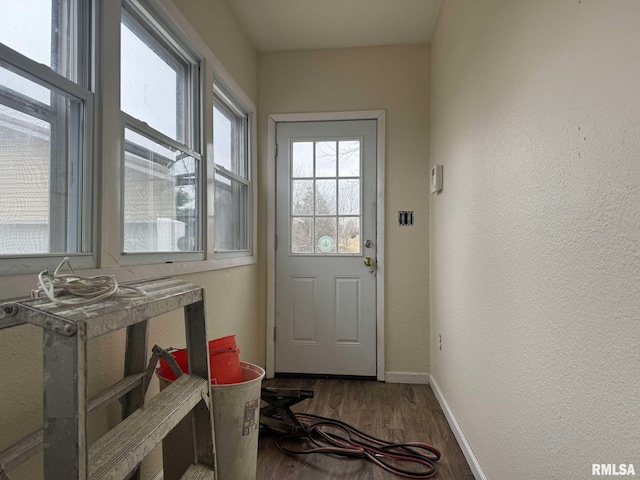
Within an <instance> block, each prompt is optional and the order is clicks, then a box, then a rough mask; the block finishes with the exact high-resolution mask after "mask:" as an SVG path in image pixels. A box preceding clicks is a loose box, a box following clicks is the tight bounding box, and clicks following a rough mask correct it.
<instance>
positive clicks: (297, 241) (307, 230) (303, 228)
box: [291, 217, 313, 253]
mask: <svg viewBox="0 0 640 480" xmlns="http://www.w3.org/2000/svg"><path fill="white" fill-rule="evenodd" d="M291 251H292V252H293V253H313V217H293V218H292V219H291Z"/></svg>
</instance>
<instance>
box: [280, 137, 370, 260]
mask: <svg viewBox="0 0 640 480" xmlns="http://www.w3.org/2000/svg"><path fill="white" fill-rule="evenodd" d="M361 143H362V142H361V140H360V139H353V138H350V139H335V140H327V139H323V140H322V141H310V140H299V141H297V140H296V141H292V142H291V155H290V158H291V165H290V168H291V195H290V202H291V203H290V234H291V238H290V253H291V254H294V255H360V254H361V252H362V247H361V244H362V240H361V235H360V232H361V226H362V167H361V165H362V160H361V159H362V145H361Z"/></svg>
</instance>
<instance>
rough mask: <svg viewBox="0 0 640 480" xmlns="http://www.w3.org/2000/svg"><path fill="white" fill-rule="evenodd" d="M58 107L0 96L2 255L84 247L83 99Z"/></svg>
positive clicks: (55, 101) (56, 98)
mask: <svg viewBox="0 0 640 480" xmlns="http://www.w3.org/2000/svg"><path fill="white" fill-rule="evenodd" d="M47 96H50V97H51V99H52V105H53V108H47V109H41V108H31V105H30V104H29V103H21V102H18V101H15V100H14V99H12V98H11V97H7V96H0V102H2V103H11V105H12V106H8V105H6V104H0V254H7V255H17V254H46V253H75V252H81V251H82V240H83V239H82V223H81V221H80V219H81V218H82V211H81V209H82V203H83V202H82V201H81V199H82V179H81V173H82V158H81V152H82V150H83V148H82V143H83V138H82V136H81V133H80V132H82V128H83V104H82V103H81V102H80V101H78V100H76V99H75V98H70V97H66V96H64V95H60V94H57V93H54V92H52V91H49V90H47Z"/></svg>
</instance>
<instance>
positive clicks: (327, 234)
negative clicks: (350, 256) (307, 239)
mask: <svg viewBox="0 0 640 480" xmlns="http://www.w3.org/2000/svg"><path fill="white" fill-rule="evenodd" d="M336 243H337V242H336V218H335V217H316V231H315V246H316V248H315V249H316V253H336Z"/></svg>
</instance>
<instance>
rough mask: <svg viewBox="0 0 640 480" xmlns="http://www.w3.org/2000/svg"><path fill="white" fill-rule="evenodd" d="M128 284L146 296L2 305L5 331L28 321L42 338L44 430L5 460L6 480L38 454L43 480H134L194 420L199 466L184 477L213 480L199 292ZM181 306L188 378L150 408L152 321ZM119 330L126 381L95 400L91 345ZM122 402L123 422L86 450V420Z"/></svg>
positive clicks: (156, 283) (173, 285)
mask: <svg viewBox="0 0 640 480" xmlns="http://www.w3.org/2000/svg"><path fill="white" fill-rule="evenodd" d="M132 286H135V287H137V288H139V289H141V290H143V291H144V292H146V296H145V297H144V298H137V299H126V298H118V297H111V298H108V299H106V300H104V301H101V302H99V303H96V304H93V305H87V306H73V307H69V306H65V305H58V304H55V303H53V302H51V301H49V300H48V299H44V298H40V299H30V300H24V301H18V302H12V303H5V304H3V305H1V306H0V329H1V328H8V327H12V326H15V325H20V324H24V323H31V324H34V325H37V326H40V327H42V329H43V335H44V341H43V348H44V369H43V384H44V385H43V389H44V427H43V429H42V430H41V431H38V432H34V433H33V434H32V435H29V436H28V437H26V438H24V439H23V440H21V441H20V442H18V443H16V444H14V445H13V446H11V447H9V448H8V449H6V450H4V451H3V452H0V480H5V479H7V478H9V477H8V475H7V472H8V471H9V470H11V469H13V468H15V467H16V466H17V465H18V464H20V463H22V461H24V460H25V459H26V458H28V457H30V456H31V455H33V454H34V453H36V452H37V451H38V450H39V449H40V448H44V479H45V480H60V479H65V480H67V479H69V480H71V479H77V480H124V479H129V478H134V479H138V478H139V465H140V462H142V460H143V458H144V457H145V456H146V455H147V454H148V453H149V452H150V451H151V450H152V449H153V448H154V447H155V446H156V445H158V444H159V443H160V442H161V441H162V439H163V438H164V437H165V436H166V435H167V434H168V433H169V432H170V431H171V430H172V429H173V428H174V427H175V426H176V425H177V424H178V423H179V422H180V421H181V420H182V419H183V418H185V417H188V416H190V417H191V418H192V422H191V425H192V429H193V434H194V439H195V451H194V454H193V460H194V464H193V465H192V466H191V467H190V468H188V469H187V471H186V472H185V473H184V475H183V476H182V479H184V480H187V479H191V480H215V478H216V460H215V444H214V442H215V440H214V439H215V436H214V433H213V415H212V414H211V396H210V378H209V354H208V348H207V338H208V337H207V332H206V321H205V314H204V294H203V289H202V287H200V286H197V285H194V284H191V283H187V282H184V281H182V280H178V279H174V278H168V279H160V280H152V281H147V282H138V283H136V284H132ZM179 308H184V312H185V330H186V339H187V350H188V362H189V370H190V371H189V374H187V375H182V376H181V377H180V378H178V379H177V380H176V381H175V382H173V383H172V384H171V385H169V386H168V387H167V388H165V389H164V390H163V391H162V392H160V393H159V394H158V395H156V396H155V397H153V398H152V399H151V400H150V401H149V402H147V404H144V394H145V392H146V389H147V383H148V378H149V376H148V375H147V374H146V371H147V338H148V327H149V321H150V320H151V319H153V318H154V317H156V316H158V315H161V314H163V313H166V312H170V311H172V310H176V309H179ZM121 328H126V329H127V335H126V349H125V372H124V378H123V379H122V380H121V381H120V382H118V383H116V384H114V385H112V386H111V387H110V388H108V389H107V390H105V391H104V392H102V393H100V394H99V395H98V396H96V397H95V398H93V399H91V400H89V399H88V398H87V378H88V376H87V375H88V372H87V342H88V341H89V340H91V339H93V338H96V337H99V336H100V335H104V334H107V333H110V332H113V331H115V330H119V329H121ZM116 399H119V400H120V401H121V403H122V418H123V420H122V421H121V422H120V423H119V424H118V425H117V426H116V427H114V428H113V429H111V430H110V431H109V432H108V433H106V434H105V435H104V436H103V437H102V438H100V439H99V440H97V441H96V442H95V443H94V444H93V445H91V448H89V447H88V444H87V414H88V412H89V411H91V410H93V409H95V408H98V407H100V406H103V405H105V404H107V403H109V402H111V401H114V400H116Z"/></svg>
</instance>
